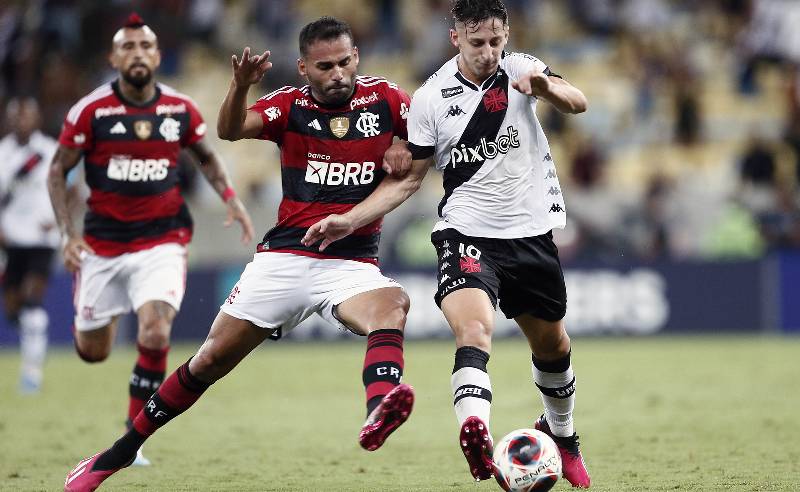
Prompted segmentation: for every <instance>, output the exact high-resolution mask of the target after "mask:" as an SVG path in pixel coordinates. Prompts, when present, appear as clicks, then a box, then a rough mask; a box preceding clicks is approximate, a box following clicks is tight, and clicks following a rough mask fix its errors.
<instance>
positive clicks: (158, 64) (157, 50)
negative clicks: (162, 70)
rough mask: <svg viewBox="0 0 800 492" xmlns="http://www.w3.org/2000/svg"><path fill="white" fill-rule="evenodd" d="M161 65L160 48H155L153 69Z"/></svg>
mask: <svg viewBox="0 0 800 492" xmlns="http://www.w3.org/2000/svg"><path fill="white" fill-rule="evenodd" d="M160 65H161V50H160V49H159V48H156V59H155V60H153V71H155V70H156V69H157V68H158V67H159V66H160Z"/></svg>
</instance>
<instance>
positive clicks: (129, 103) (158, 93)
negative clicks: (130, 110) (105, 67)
mask: <svg viewBox="0 0 800 492" xmlns="http://www.w3.org/2000/svg"><path fill="white" fill-rule="evenodd" d="M111 89H112V90H113V91H114V95H116V96H117V98H118V99H119V100H120V101H122V103H123V104H124V105H126V106H133V107H134V108H146V107H149V106H152V105H153V104H155V103H156V101H158V100H159V99H160V98H161V88H160V87H159V86H158V84H156V92H155V93H154V94H153V97H152V98H150V100H149V101H145V102H143V103H138V102H135V101H131V100H130V99H128V98H127V97H125V95H124V94H123V93H122V91H121V90H120V89H119V79H116V80H114V82H111Z"/></svg>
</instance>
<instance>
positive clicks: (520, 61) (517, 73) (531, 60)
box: [506, 53, 561, 80]
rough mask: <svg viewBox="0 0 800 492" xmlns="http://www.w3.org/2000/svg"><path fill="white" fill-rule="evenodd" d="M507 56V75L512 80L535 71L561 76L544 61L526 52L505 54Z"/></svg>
mask: <svg viewBox="0 0 800 492" xmlns="http://www.w3.org/2000/svg"><path fill="white" fill-rule="evenodd" d="M506 56H507V58H508V64H507V65H506V66H507V68H508V75H509V77H511V79H512V80H516V79H518V78H520V77H522V76H523V75H525V74H526V73H529V72H532V71H537V72H540V73H543V74H545V75H549V76H551V77H558V78H561V76H560V75H558V74H557V73H554V72H553V71H551V70H550V67H549V66H547V64H546V63H545V62H543V61H542V60H540V59H538V58H536V57H535V56H533V55H529V54H527V53H509V54H507V55H506Z"/></svg>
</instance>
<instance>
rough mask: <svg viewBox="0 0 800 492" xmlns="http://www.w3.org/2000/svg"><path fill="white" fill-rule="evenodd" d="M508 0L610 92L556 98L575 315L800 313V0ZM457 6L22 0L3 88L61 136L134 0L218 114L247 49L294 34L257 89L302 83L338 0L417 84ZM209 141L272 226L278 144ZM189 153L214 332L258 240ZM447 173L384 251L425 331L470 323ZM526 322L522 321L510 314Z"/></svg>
mask: <svg viewBox="0 0 800 492" xmlns="http://www.w3.org/2000/svg"><path fill="white" fill-rule="evenodd" d="M507 4H508V6H509V8H510V9H511V10H512V16H511V19H512V22H511V24H512V41H511V49H512V50H518V51H526V52H532V53H534V54H536V55H537V56H538V57H540V58H541V59H543V60H544V61H545V62H546V63H548V64H549V65H550V66H551V67H553V69H554V70H555V71H556V72H558V73H561V74H564V76H565V77H567V78H568V79H569V80H570V81H572V82H573V83H574V84H575V85H577V86H578V87H580V88H582V89H583V90H584V92H585V93H586V94H587V96H588V98H589V101H590V110H589V111H588V112H587V113H586V114H584V115H580V116H578V117H570V118H565V117H563V116H562V115H560V114H559V113H558V112H556V111H553V110H551V109H550V108H549V107H548V106H547V105H546V104H542V105H540V106H541V110H540V111H541V114H540V117H541V119H542V121H543V123H544V125H545V127H546V133H547V135H548V137H549V139H550V141H551V145H552V147H553V154H554V158H555V160H556V162H557V164H558V166H559V169H560V175H561V179H562V181H563V182H564V183H563V184H564V193H565V195H566V197H565V198H566V201H567V205H568V212H569V225H568V227H567V228H566V229H565V230H564V231H558V233H557V242H558V244H559V247H560V250H561V255H562V260H563V262H564V264H565V266H566V267H567V272H568V283H569V293H570V309H569V313H568V317H569V326H570V329H571V330H572V332H573V333H587V334H604V333H633V334H649V333H660V332H670V331H691V332H694V331H697V330H713V331H740V332H748V331H753V330H757V331H772V332H774V331H790V332H791V331H795V332H796V331H798V330H800V304H798V303H796V302H793V296H792V295H791V294H792V292H796V291H797V289H796V287H797V282H798V279H800V275H798V273H800V257H799V256H797V255H796V253H795V251H796V250H797V248H798V247H800V202H799V198H800V195H798V192H797V189H798V168H800V70H799V69H798V64H800V31H798V30H797V29H796V26H797V25H800V24H798V23H800V2H796V1H791V0H714V1H710V0H709V1H705V2H692V1H680V0H672V1H666V0H569V1H567V0H509V1H508V2H507ZM448 9H449V1H447V0H426V1H400V0H325V1H318V0H317V1H315V0H291V1H290V0H269V1H267V0H261V1H257V0H249V1H222V0H168V1H147V0H141V1H130V0H114V1H103V2H101V1H72V0H39V1H17V2H14V1H10V2H9V1H6V2H3V3H2V7H0V63H2V76H3V77H2V81H0V100H7V99H8V98H9V97H11V96H13V95H20V94H22V95H32V96H35V97H36V98H37V99H38V100H39V101H40V103H41V105H42V108H43V111H44V115H45V121H44V130H45V131H46V132H47V133H49V134H51V135H53V136H56V135H57V134H58V132H59V129H60V125H61V122H62V121H63V117H64V114H65V112H66V111H67V110H68V109H69V107H70V106H71V105H72V104H73V103H74V102H75V101H77V100H78V99H79V98H80V97H82V96H83V95H84V94H86V93H88V92H89V91H90V90H92V89H93V88H94V87H96V86H97V85H99V84H100V83H102V82H104V81H107V80H109V79H110V78H112V77H113V76H114V75H115V74H114V72H113V71H112V70H111V69H110V68H109V66H108V63H107V61H106V56H107V53H108V50H109V46H110V39H111V36H112V35H113V33H114V32H115V30H116V29H117V28H118V26H120V25H121V24H122V22H123V21H124V19H125V17H126V16H127V15H128V13H129V12H130V11H131V10H136V11H138V12H140V13H141V14H142V16H143V17H144V18H145V19H146V20H147V22H148V23H150V24H151V25H152V26H153V28H154V29H155V31H156V32H157V34H158V35H159V43H160V45H161V49H162V52H163V55H164V56H163V63H162V66H161V69H160V73H159V74H158V78H159V80H160V81H162V82H164V83H167V84H169V85H173V86H174V87H176V88H178V89H179V90H181V91H183V92H185V93H187V94H189V95H190V96H192V97H193V98H194V99H195V100H196V101H197V102H198V104H199V106H200V108H201V110H202V112H203V114H204V116H205V118H206V119H207V121H208V123H209V127H210V128H214V127H215V121H216V115H217V110H218V108H219V104H220V102H221V100H222V98H223V96H224V94H225V91H226V90H227V86H228V81H229V77H230V73H229V72H230V63H229V57H230V55H231V54H233V53H241V50H242V48H243V47H244V46H245V45H248V46H252V47H253V49H254V50H262V49H267V48H268V49H270V50H272V52H273V62H274V64H275V66H274V68H273V70H272V71H271V72H269V74H268V75H267V77H266V78H265V81H264V83H263V87H261V88H260V89H261V90H260V91H256V90H253V91H251V96H252V97H253V99H255V98H257V97H259V96H260V95H262V94H264V93H267V92H269V91H270V90H272V89H274V88H277V87H280V86H282V85H286V84H302V81H301V80H299V79H298V77H297V75H296V67H295V61H296V58H297V46H296V45H297V40H296V37H297V34H298V32H299V28H300V27H301V26H302V25H304V24H305V23H306V22H308V21H309V20H312V19H314V18H317V17H318V16H319V15H321V14H323V13H324V14H331V15H336V16H340V17H342V18H344V19H346V20H347V21H349V22H350V23H351V24H352V25H353V28H354V30H355V35H356V40H357V43H358V45H359V46H360V48H361V50H362V54H363V55H362V64H361V73H367V74H378V75H383V76H386V77H387V78H389V79H391V80H394V81H396V82H397V83H399V84H400V85H401V86H402V87H404V88H406V90H407V91H408V92H409V93H413V91H414V90H415V89H416V88H417V87H418V86H419V85H420V84H421V82H422V81H424V79H425V78H426V77H427V76H428V75H429V74H430V73H432V72H433V71H434V70H435V69H436V68H438V67H439V66H440V65H441V63H442V62H443V60H445V59H447V58H449V57H450V56H452V55H453V53H454V52H453V48H452V47H450V46H449V44H448V42H447V37H446V34H447V29H448V25H449V22H450V20H449V16H448ZM209 140H210V141H211V143H212V144H213V146H214V147H215V148H216V149H217V150H218V151H219V152H220V153H221V154H222V155H223V157H224V160H225V162H226V163H227V164H228V166H229V168H230V170H231V172H232V174H233V176H234V180H235V183H236V186H237V189H238V190H239V192H240V195H242V196H243V197H244V199H245V202H246V204H247V205H248V207H249V208H250V210H251V212H252V214H253V217H254V222H255V224H256V229H257V233H258V234H257V235H258V236H259V237H260V235H262V234H263V233H264V232H266V230H267V229H268V228H269V227H271V226H272V224H273V223H274V218H275V214H276V206H277V203H278V201H279V198H280V179H279V176H280V174H279V173H280V171H279V164H278V153H277V149H276V147H275V146H274V145H272V144H269V143H264V142H258V141H248V142H236V143H230V142H223V141H219V140H218V139H217V138H216V135H215V132H214V131H211V132H210V133H209ZM187 159H188V157H187ZM184 164H185V165H184V166H183V169H185V171H186V173H185V174H186V176H185V180H184V181H185V190H184V191H185V194H186V196H187V197H188V199H189V200H190V205H191V209H192V211H193V216H194V218H195V221H196V226H195V240H194V241H193V243H192V244H191V248H190V256H189V258H190V263H191V267H192V275H191V277H190V279H189V290H188V293H187V298H186V301H185V304H184V306H185V307H186V306H191V313H192V315H191V317H189V316H186V315H185V313H184V315H183V316H181V317H180V318H179V319H178V323H177V325H176V330H175V334H176V337H177V338H178V339H180V338H198V337H202V336H203V335H204V333H205V326H206V324H207V323H206V320H209V319H211V316H212V315H213V314H214V313H215V312H216V309H217V306H218V304H219V302H220V300H221V299H223V298H224V295H223V294H224V293H225V292H227V291H228V289H229V288H230V286H231V285H232V284H233V282H234V281H235V280H236V278H237V276H238V274H239V273H240V270H241V267H242V265H243V264H244V263H245V262H246V261H248V259H249V258H250V256H251V254H252V251H253V248H252V247H248V248H243V247H241V246H240V245H238V244H237V243H236V242H235V239H236V237H237V236H236V232H235V231H233V230H231V231H224V232H223V231H221V229H220V222H221V220H222V213H223V208H222V206H221V204H220V203H219V199H218V197H216V196H215V195H214V194H213V193H212V192H211V190H210V188H209V187H207V186H206V184H205V181H204V180H203V179H202V177H201V176H199V175H198V174H197V173H196V172H194V170H193V166H192V165H191V164H189V163H188V162H186V163H184ZM441 189H442V188H441V181H440V179H439V176H438V174H436V173H432V174H431V175H429V178H428V180H427V181H426V186H425V187H424V189H423V190H422V191H420V192H419V193H418V194H417V195H416V196H415V197H413V198H412V199H411V200H410V201H409V202H408V203H406V204H404V205H403V206H402V207H401V208H400V209H399V210H398V211H396V212H394V213H392V214H391V215H390V216H389V217H388V218H387V220H386V225H385V228H384V236H383V241H382V249H381V261H382V264H383V266H384V268H385V269H386V270H388V271H390V272H392V273H393V274H394V275H396V276H397V278H398V279H399V280H401V281H403V282H404V283H405V284H406V285H407V286H408V288H409V290H410V291H411V293H412V299H413V300H414V302H415V304H414V309H413V310H412V321H411V323H410V327H409V334H410V335H416V334H419V335H421V336H424V335H441V336H447V333H448V331H447V330H446V329H444V327H443V325H442V322H441V316H440V314H439V313H438V310H437V309H436V307H435V306H434V304H433V302H432V300H431V292H432V281H433V280H432V279H433V277H432V275H431V271H432V270H431V269H432V268H433V265H435V261H436V260H435V255H434V250H433V248H432V247H431V245H430V242H429V232H430V229H431V225H432V224H433V222H434V220H435V217H434V215H435V210H436V207H435V205H436V204H437V203H438V201H439V199H440V198H441ZM251 246H252V245H251ZM69 282H70V280H69V279H68V278H67V277H65V276H64V275H63V274H61V275H57V276H56V278H55V279H54V282H53V288H52V289H51V295H50V296H49V298H48V303H49V306H50V308H51V317H52V318H53V319H54V321H55V323H54V326H53V330H52V338H53V340H54V341H56V342H58V341H68V339H69V325H70V322H69V319H70V316H71V313H70V310H71V305H70V302H71V301H70V298H69V292H70V290H69ZM198 321H199V322H198ZM128 325H129V326H130V323H128ZM321 330H322V328H321V325H319V324H318V323H316V324H315V323H309V324H307V325H306V326H304V328H303V329H300V330H299V331H298V332H297V333H296V334H295V336H296V337H304V336H315V335H317V334H322V335H324V336H337V334H335V333H333V334H331V333H329V330H324V331H321ZM513 330H514V328H513V327H512V326H510V325H508V324H502V323H501V331H511V332H513ZM129 331H130V330H129ZM125 336H126V335H125V333H123V338H124V337H125ZM128 336H129V335H128ZM0 342H2V343H4V344H7V343H13V334H12V333H11V332H10V331H9V330H5V329H4V330H0Z"/></svg>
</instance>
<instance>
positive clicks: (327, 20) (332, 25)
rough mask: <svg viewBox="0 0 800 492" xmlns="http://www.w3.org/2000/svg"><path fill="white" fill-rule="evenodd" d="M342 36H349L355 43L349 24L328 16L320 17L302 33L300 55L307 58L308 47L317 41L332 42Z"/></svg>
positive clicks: (307, 25)
mask: <svg viewBox="0 0 800 492" xmlns="http://www.w3.org/2000/svg"><path fill="white" fill-rule="evenodd" d="M340 36H347V37H348V38H350V41H351V42H352V41H353V31H352V30H351V29H350V25H349V24H348V23H347V22H344V21H340V20H339V19H336V18H335V17H329V16H327V15H326V16H324V17H320V18H319V19H317V20H315V21H314V22H311V23H309V24H306V25H305V27H303V29H302V30H301V31H300V54H301V55H303V56H306V55H307V54H308V47H309V46H311V45H312V44H313V43H314V42H316V41H331V40H334V39H337V38H339V37H340Z"/></svg>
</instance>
